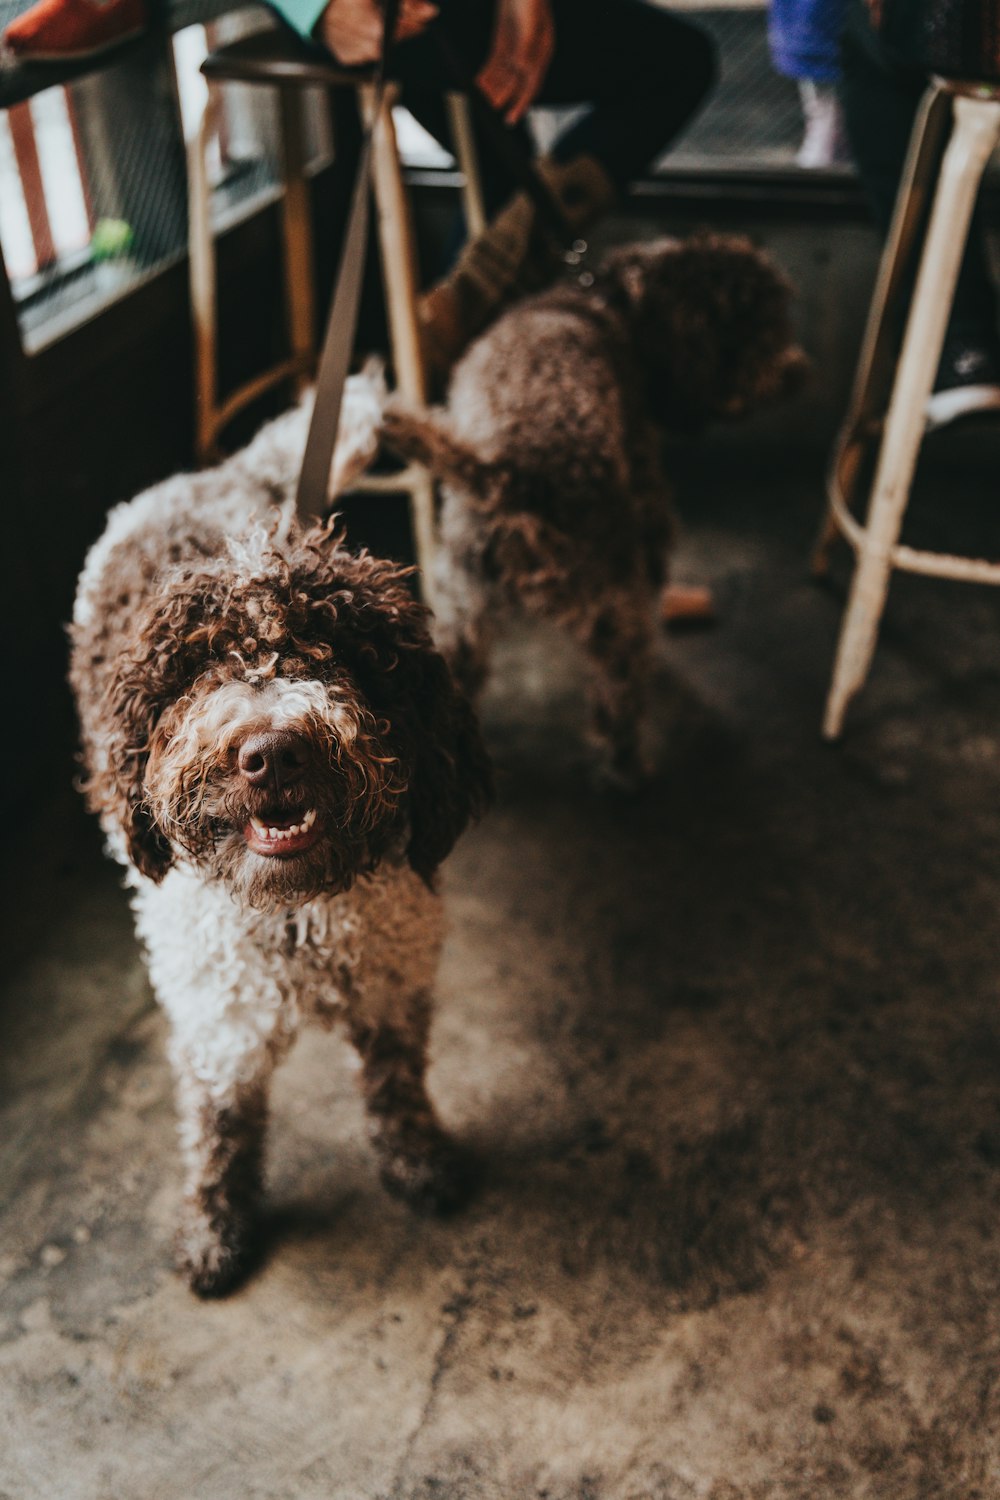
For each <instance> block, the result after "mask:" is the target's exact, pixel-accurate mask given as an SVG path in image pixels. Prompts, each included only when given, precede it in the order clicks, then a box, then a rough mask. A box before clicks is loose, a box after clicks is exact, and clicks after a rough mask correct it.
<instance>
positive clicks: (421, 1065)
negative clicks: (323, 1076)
mask: <svg viewBox="0 0 1000 1500" xmlns="http://www.w3.org/2000/svg"><path fill="white" fill-rule="evenodd" d="M367 894H368V895H369V900H368V901H367V902H366V904H365V916H364V919H363V920H364V927H363V937H362V941H361V943H360V945H359V947H358V948H357V950H356V953H357V958H356V961H355V963H354V965H353V966H351V968H350V970H349V972H348V973H347V974H346V976H345V978H346V983H345V984H344V999H345V1002H346V1019H347V1028H348V1035H349V1036H350V1039H351V1041H352V1042H353V1043H354V1046H355V1047H356V1048H357V1050H358V1053H359V1055H360V1057H361V1088H362V1093H363V1095H364V1101H365V1106H366V1109H367V1112H368V1120H369V1129H370V1132H371V1136H372V1140H373V1142H374V1145H375V1149H376V1151H377V1153H378V1156H379V1161H380V1165H381V1169H382V1181H383V1183H384V1184H385V1186H386V1188H388V1190H389V1192H391V1193H393V1194H395V1195H396V1196H397V1197H400V1198H405V1199H406V1201H407V1202H408V1203H410V1204H411V1205H412V1206H413V1207H414V1208H417V1209H422V1210H425V1211H427V1210H438V1211H447V1210H448V1209H450V1208H454V1207H457V1206H458V1204H459V1202H460V1201H461V1199H462V1198H463V1197H464V1196H465V1192H466V1188H467V1186H468V1179H469V1173H468V1170H467V1166H466V1161H465V1157H464V1155H463V1153H462V1152H461V1151H460V1150H459V1149H458V1147H457V1146H456V1145H455V1144H454V1143H453V1142H452V1140H451V1139H450V1137H449V1136H448V1135H447V1133H446V1131H445V1130H444V1127H443V1126H442V1125H441V1123H440V1121H439V1120H438V1118H437V1114H436V1112H435V1109H434V1105H433V1104H432V1103H431V1100H430V1098H429V1097H428V1094H427V1085H426V1072H427V1044H428V1035H429V1032H430V1024H431V1009H432V1000H431V996H432V993H433V985H434V980H435V976H436V973H437V966H438V958H439V956H440V952H441V944H442V942H443V938H444V913H443V910H442V905H441V899H440V897H439V896H436V895H435V894H434V893H433V892H431V891H430V890H429V889H428V888H427V886H426V885H425V884H424V882H423V881H422V880H420V879H419V878H418V877H417V876H416V875H414V874H413V872H412V871H411V870H409V869H406V868H398V869H395V870H392V871H386V873H385V875H384V876H383V877H382V878H381V879H376V880H375V881H374V882H372V885H371V886H370V887H369V888H368V893H367ZM342 972H343V971H342Z"/></svg>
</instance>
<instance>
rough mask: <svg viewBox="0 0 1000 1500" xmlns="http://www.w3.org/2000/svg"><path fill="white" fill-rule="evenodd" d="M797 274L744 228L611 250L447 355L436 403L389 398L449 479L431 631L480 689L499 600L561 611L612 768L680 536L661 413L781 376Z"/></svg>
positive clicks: (639, 770) (622, 760) (415, 445)
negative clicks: (440, 406)
mask: <svg viewBox="0 0 1000 1500" xmlns="http://www.w3.org/2000/svg"><path fill="white" fill-rule="evenodd" d="M790 303H791V289H790V287H789V284H788V282H787V281H786V280H785V278H784V277H783V276H782V274H781V273H780V272H779V271H778V270H777V269H776V268H775V267H774V265H773V264H772V263H771V262H770V261H769V260H768V259H767V258H766V257H765V256H764V255H763V254H761V253H760V252H759V251H757V250H755V249H754V248H753V246H752V245H751V244H750V243H749V241H747V240H745V239H739V238H729V237H722V236H714V235H699V236H696V237H695V238H693V239H691V240H688V241H678V240H661V241H657V242H654V243H651V244H644V245H636V246H630V247H628V248H626V249H622V250H618V251H616V252H614V253H612V254H611V255H610V256H608V257H607V259H606V260H605V262H604V264H603V266H602V267H601V269H600V271H599V272H598V274H597V276H596V279H595V284H594V285H593V286H592V287H591V288H590V289H589V290H583V289H580V288H576V287H559V288H556V289H555V290H552V291H549V292H544V293H541V294H539V295H538V296H534V297H530V298H527V299H526V300H525V301H523V302H521V303H519V304H518V305H517V306H515V307H514V308H512V309H511V310H510V311H509V312H507V313H506V314H505V315H504V316H503V317H502V318H500V320H499V321H498V322H497V323H496V324H494V326H493V327H492V328H491V329H490V330H489V331H488V332H487V333H486V334H484V335H483V337H482V338H480V339H479V340H478V342H477V343H476V344H475V345H473V347H472V349H471V350H470V351H469V353H468V354H467V355H466V356H465V358H464V359H463V360H462V362H461V363H460V364H459V365H458V366H457V368H456V370H455V372H454V375H453V378H452V383H451V387H450V391H449V395H448V404H447V408H446V409H445V410H444V411H443V412H437V413H435V412H424V413H414V412H412V411H407V410H405V409H403V408H402V407H399V406H398V405H394V404H392V403H390V405H389V407H388V409H387V410H386V413H385V416H384V426H383V433H382V435H383V439H384V440H385V441H386V442H387V443H388V445H389V446H390V447H391V448H393V449H394V450H395V451H396V452H397V453H399V454H400V455H401V456H403V457H406V458H417V459H419V460H421V461H422V462H424V463H425V464H427V465H428V466H429V467H430V469H431V470H432V471H433V472H434V474H435V475H436V476H437V477H439V478H440V479H441V480H442V481H444V502H443V510H442V517H441V530H442V549H441V553H440V556H439V567H438V571H437V577H436V580H435V609H436V615H437V624H436V629H435V634H436V639H437V642H438V644H439V646H440V647H441V649H442V650H443V652H444V653H445V655H446V656H447V657H448V659H449V660H450V661H451V663H452V667H453V670H454V671H455V673H456V676H457V677H458V679H459V681H460V682H461V683H462V685H463V686H464V687H465V688H466V689H467V690H468V691H469V692H470V693H474V692H475V691H476V690H477V689H478V688H479V686H480V685H481V683H482V681H483V678H484V676H485V673H486V670H487V665H488V656H489V648H490V641H491V635H492V631H493V627H494V623H495V620H496V618H497V614H498V612H499V610H500V609H501V607H502V606H503V605H505V604H509V603H511V602H517V603H520V604H521V605H523V606H526V607H527V608H528V609H529V610H530V611H533V612H535V613H537V614H539V615H545V616H549V617H551V618H555V619H556V620H558V621H561V622H562V623H564V624H565V625H566V626H567V627H568V629H569V630H570V631H571V632H572V633H573V635H574V636H575V637H576V639H577V640H578V641H579V643H580V645H581V646H582V648H583V651H584V653H585V656H586V660H587V663H588V667H589V700H590V719H591V732H592V737H593V740H594V741H595V744H596V747H597V749H598V751H599V754H600V758H601V762H602V769H603V772H604V774H605V775H606V776H607V777H608V778H609V779H610V780H612V781H613V782H620V783H623V784H629V783H632V782H634V781H635V780H637V779H638V778H639V777H640V776H641V775H642V774H643V771H644V769H645V768H644V765H643V757H642V753H641V748H640V746H641V738H642V724H643V715H644V710H645V703H646V696H647V682H648V677H649V673H650V664H651V654H652V653H651V647H652V642H653V632H654V618H655V612H656V610H655V606H656V601H657V598H658V596H659V593H660V590H661V588H662V586H663V583H664V580H665V569H666V561H667V552H668V549H669V545H670V540H671V532H672V521H671V501H670V490H669V486H668V484H667V480H666V478H665V476H664V473H663V468H662V463H661V445H662V429H664V428H674V429H690V428H692V427H695V426H699V425H701V424H702V423H704V422H705V421H708V420H711V419H714V418H734V417H738V416H741V415H743V414H744V413H746V412H749V411H751V410H752V409H753V408H755V407H757V406H759V405H760V404H762V403H764V402H767V401H770V400H771V399H772V398H774V397H776V396H779V395H781V394H784V393H786V392H788V391H790V390H791V389H792V388H793V387H794V386H795V385H796V384H798V383H799V380H800V378H801V375H802V372H803V368H804V365H805V359H804V356H803V355H802V353H801V351H800V350H799V349H798V348H796V347H795V344H794V341H793V337H792V330H791V322H790Z"/></svg>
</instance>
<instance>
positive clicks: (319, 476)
mask: <svg viewBox="0 0 1000 1500" xmlns="http://www.w3.org/2000/svg"><path fill="white" fill-rule="evenodd" d="M399 8H400V0H385V6H384V27H383V31H382V47H381V51H380V53H379V60H378V65H377V68H376V72H375V79H374V98H373V101H372V110H371V115H370V117H369V119H368V120H367V122H366V124H365V130H364V134H363V136H362V139H361V150H360V152H359V154H358V165H357V173H356V176H355V179H354V191H353V193H352V194H351V207H350V212H349V214H348V218H347V231H346V233H345V235H344V244H343V248H342V250H341V252H340V265H339V267H338V270H337V282H336V287H335V289H334V294H333V303H332V306H331V308H330V317H329V320H328V322H327V325H326V334H325V336H324V339H323V352H322V354H321V355H320V360H319V367H318V369H317V371H316V398H315V402H314V405H313V413H312V419H311V421H310V423H309V434H308V436H307V438H306V447H305V453H304V454H303V458H302V468H301V470H300V471H299V482H298V487H297V489H296V492H295V509H296V512H297V514H298V516H299V518H300V520H302V521H303V522H304V523H305V524H307V525H308V524H309V522H311V521H313V520H316V519H317V518H318V517H320V516H322V515H323V513H324V512H325V510H326V507H327V491H328V488H329V483H330V467H331V464H332V463H333V450H334V448H335V447H336V443H337V431H338V429H339V427H340V409H341V406H342V405H343V400H344V387H345V385H346V383H347V372H348V369H349V368H350V363H351V355H352V353H353V351H354V335H355V333H356V332H357V326H358V312H359V309H360V307H361V288H362V285H363V283H364V275H365V251H366V249H367V245H368V221H369V218H370V207H369V192H368V188H369V182H370V179H371V169H372V143H373V137H374V133H375V129H376V126H377V124H378V118H379V115H380V113H381V110H382V100H383V97H384V94H385V66H386V59H387V57H388V55H389V47H390V45H391V43H392V35H393V32H394V31H395V29H396V20H397V17H398V15H399Z"/></svg>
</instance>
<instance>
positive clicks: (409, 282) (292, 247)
mask: <svg viewBox="0 0 1000 1500" xmlns="http://www.w3.org/2000/svg"><path fill="white" fill-rule="evenodd" d="M202 73H203V74H204V76H205V78H206V80H207V82H208V84H209V89H208V97H207V100H206V103H205V106H204V108H203V110H202V112H201V114H200V117H199V118H198V120H197V122H196V124H195V125H194V127H193V129H192V131H191V134H190V136H189V140H188V184H189V205H188V208H189V219H188V222H189V267H190V285H191V311H192V318H193V322H194V341H195V424H196V445H197V455H198V459H199V461H200V462H201V463H208V462H210V461H213V460H214V459H215V458H217V456H218V439H219V435H220V433H221V432H222V431H223V429H224V428H225V427H226V426H227V425H228V424H229V423H230V422H231V421H232V419H233V418H234V417H235V416H236V415H237V413H238V412H240V411H242V410H243V409H244V408H245V407H246V406H248V405H249V404H250V402H252V401H254V400H256V398H257V397H258V396H260V395H262V394H263V393H264V392H265V391H268V390H271V389H272V387H274V386H276V385H279V384H281V383H282V382H285V381H289V382H291V383H293V384H294V385H295V387H296V388H297V389H299V390H301V389H303V388H304V387H305V385H306V384H308V382H309V379H310V377H311V376H312V374H313V371H314V368H315V363H316V355H317V341H316V332H317V331H316V311H315V305H314V299H313V235H312V217H311V213H310V204H309V186H308V179H307V177H306V172H305V167H306V160H305V155H306V153H305V141H304V134H303V122H302V109H301V105H302V100H301V90H302V88H303V87H306V86H309V85H312V86H316V85H319V86H320V87H322V88H325V89H328V90H332V89H335V88H351V89H353V90H355V91H356V93H357V95H358V101H359V108H360V110H361V112H362V116H363V118H364V120H365V122H366V123H368V122H369V121H370V119H371V112H372V110H373V109H374V107H375V91H374V86H373V83H372V74H371V72H366V71H364V70H359V69H356V68H354V69H350V70H348V69H344V68H341V67H339V66H338V65H337V64H336V63H335V62H333V61H332V60H327V59H325V58H323V57H322V56H319V55H313V54H311V53H309V52H308V51H307V50H306V49H304V48H303V47H302V45H301V44H300V43H298V42H297V41H296V39H295V38H294V37H291V36H288V35H286V34H285V33H284V32H282V31H273V30H271V31H263V32H257V33H255V34H253V35H252V36H248V37H242V38H240V39H239V40H238V41H235V42H231V43H229V44H228V45H227V46H224V47H220V48H219V49H218V50H216V51H215V52H212V53H210V54H209V56H208V57H206V59H205V61H204V63H203V64H202ZM224 83H242V84H267V85H269V86H270V87H274V88H277V90H278V99H279V124H280V137H281V152H282V175H283V178H284V194H283V199H282V211H281V212H282V239H283V248H284V273H285V305H286V316H287V326H288V344H289V347H288V352H287V354H286V355H285V356H284V357H283V358H282V359H280V360H279V361H278V362H277V363H276V364H274V365H273V366H272V367H271V368H270V369H268V370H264V371H262V372H261V373H260V374H259V375H256V376H254V378H253V379H252V380H249V381H247V382H246V383H245V384H244V385H242V386H240V387H239V388H238V389H237V390H235V391H233V392H231V393H230V394H229V395H228V396H226V397H225V398H222V397H221V396H220V395H219V391H218V316H217V300H216V265H215V241H214V237H213V234H212V223H211V186H210V183H209V177H208V166H207V161H206V150H207V145H208V141H209V139H210V137H211V134H212V132H213V129H214V128H215V125H216V121H217V117H218V109H219V94H218V89H217V88H216V87H215V86H216V85H219V84H224ZM396 97H397V94H396V91H395V90H394V89H393V88H392V87H391V86H390V87H388V88H387V89H386V90H385V93H384V95H383V102H382V106H381V109H380V110H379V114H378V118H377V120H376V121H375V122H374V138H373V139H374V145H373V152H372V181H373V189H374V195H375V204H376V216H377V223H378V239H379V250H380V261H381V267H382V283H383V288H384V292H385V299H386V310H387V313H388V322H389V338H390V344H391V353H392V363H393V368H394V371H395V379H396V384H397V386H398V388H399V390H400V391H401V392H402V393H403V395H404V396H406V397H407V398H408V399H409V400H411V401H413V402H415V403H419V404H423V403H424V401H425V400H426V395H427V391H426V379H425V374H424V368H423V363H422V359H421V354H420V340H419V331H418V324H417V311H416V303H417V285H418V282H417V269H416V249H415V243H414V237H413V226H412V217H411V213H410V205H409V201H408V198H407V194H406V188H405V184H404V182H403V173H402V167H401V165H400V160H399V150H398V146H397V142H396V130H395V125H394V123H393V114H392V109H393V104H394V103H395V101H396ZM449 110H450V118H451V122H452V127H453V130H454V133H455V139H456V152H457V155H458V158H459V164H460V166H461V169H462V174H463V175H462V193H463V200H464V207H465V214H466V218H467V221H468V223H469V226H470V230H471V231H472V232H475V230H476V226H477V225H479V226H481V225H482V224H483V222H484V218H485V216H484V212H483V199H482V187H481V183H480V179H479V170H478V161H477V157H476V152H475V145H474V141H473V136H472V130H471V125H470V121H469V116H468V109H467V102H466V100H465V99H464V98H463V97H461V96H459V95H456V96H452V97H451V98H449ZM352 491H353V492H358V491H367V492H371V493H392V494H399V493H400V492H403V493H407V494H409V497H410V508H411V519H412V523H413V532H414V539H415V543H416V551H417V560H418V562H419V563H420V565H421V574H422V578H423V580H424V588H425V590H426V588H427V587H428V586H429V583H428V580H429V579H430V577H431V576H432V574H431V570H430V567H429V564H430V560H431V557H432V554H433V544H434V488H433V483H432V481H431V478H430V476H429V474H428V473H427V471H426V470H425V469H423V468H421V467H420V466H419V465H415V464H414V465H410V466H409V467H407V468H406V469H404V470H403V471H402V472H400V473H394V474H391V475H386V476H380V475H362V476H361V477H360V478H359V479H357V480H356V481H355V482H354V483H353V485H352Z"/></svg>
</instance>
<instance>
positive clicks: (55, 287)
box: [0, 0, 332, 349]
mask: <svg viewBox="0 0 1000 1500" xmlns="http://www.w3.org/2000/svg"><path fill="white" fill-rule="evenodd" d="M15 9H24V4H23V0H22V3H21V4H19V5H17V6H12V5H11V4H10V3H9V0H0V17H2V15H3V14H4V12H5V11H13V10H15ZM262 24H263V25H269V24H272V21H271V17H270V15H269V13H268V12H267V11H265V10H264V9H262V8H260V7H256V6H255V7H253V8H251V9H248V10H243V11H240V12H237V13H234V14H232V15H228V16H225V17H223V18H222V19H220V20H219V21H216V22H214V23H212V24H210V25H209V26H202V25H193V26H189V27H187V28H185V29H184V30H183V31H180V32H178V33H177V34H176V35H175V36H174V37H173V38H172V40H171V41H169V42H166V41H165V40H164V39H162V38H156V37H149V38H147V39H146V40H145V41H143V42H142V43H141V44H139V46H138V47H133V48H130V49H129V50H128V52H127V53H125V54H123V56H122V58H121V60H120V61H119V62H116V63H114V64H112V65H110V66H108V67H106V68H102V69H101V70H99V71H98V72H95V73H94V74H92V75H89V76H87V77H86V78H84V79H82V80H81V81H80V82H78V83H75V84H72V85H69V86H68V87H65V88H64V87H56V88H52V89H47V90H45V91H44V92H43V93H40V94H38V95H36V96H35V97H34V98H32V99H31V100H30V101H29V102H27V103H24V104H20V105H17V106H15V107H14V108H12V109H10V110H8V111H6V112H0V244H2V246H3V252H4V260H5V262H6V266H7V272H8V275H9V277H10V279H11V283H12V286H13V290H14V295H15V300H16V302H17V305H18V309H19V316H20V322H21V329H22V335H23V337H24V340H25V344H26V347H27V348H29V349H31V348H33V347H37V346H38V345H39V344H41V343H43V342H47V341H48V340H50V339H51V338H54V337H57V336H58V335H59V333H60V332H62V331H63V330H64V329H65V328H66V327H67V326H68V325H71V324H73V323H76V322H79V321H81V320H82V319H83V318H85V317H89V316H91V315H92V314H93V313H94V312H96V311H97V310H98V309H99V308H100V307H101V306H102V305H104V304H105V303H106V302H107V301H108V300H110V299H111V298H114V297H116V296H120V295H121V294H122V293H123V292H126V291H128V290H129V289H130V288H131V287H133V286H135V285H136V283H137V282H138V281H140V280H142V279H143V278H144V277H146V276H147V275H149V274H150V273H151V272H153V271H155V270H157V269H159V268H161V267H162V266H163V265H164V264H165V263H168V262H169V261H171V260H172V259H174V258H175V257H177V256H178V255H180V254H181V253H183V251H184V250H185V248H186V244H187V204H186V179H187V172H186V164H185V145H184V142H185V138H188V139H190V138H191V136H192V135H193V134H194V132H195V130H196V128H197V124H198V121H199V120H200V117H201V113H202V110H203V108H204V105H205V102H206V98H207V85H206V83H205V80H204V79H203V78H202V76H201V74H200V72H199V69H200V66H201V62H202V60H203V58H204V57H205V54H206V51H207V50H208V49H209V48H211V47H214V46H217V45H221V44H223V43H225V42H227V41H231V40H234V39H235V38H236V37H237V36H239V35H242V34H245V33H246V32H247V31H248V30H260V29H261V26H262ZM168 49H169V50H168ZM303 102H304V106H305V111H306V139H307V152H308V154H309V156H310V157H311V158H312V160H313V162H314V163H315V162H316V161H319V160H323V159H326V158H328V157H329V154H330V151H331V149H332V146H331V140H330V134H329V128H328V125H327V118H326V111H325V109H324V106H323V101H322V98H321V97H320V96H318V95H317V92H316V91H315V90H308V91H306V94H305V97H304V100H303ZM206 154H207V159H208V168H209V175H210V181H211V183H212V187H213V205H212V206H213V217H214V220H215V223H216V227H217V228H221V227H224V226H225V225H226V224H228V223H230V222H232V221H233V219H234V218H237V217H239V216H240V215H241V214H242V213H245V212H247V211H248V210H249V209H250V208H252V207H254V206H256V205H257V204H259V203H260V202H261V200H262V199H263V198H265V197H266V196H268V195H270V194H272V193H274V192H275V191H276V189H277V183H278V179H279V168H278V163H279V155H280V142H279V138H278V111H277V104H276V100H275V97H274V93H273V91H272V90H270V89H267V88H250V87H246V86H243V87H240V86H233V85H229V86H226V87H225V88H224V89H221V90H220V91H219V95H218V108H217V109H216V111H215V114H214V124H213V128H212V130H211V132H210V133H209V136H208V140H207V150H206Z"/></svg>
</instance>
